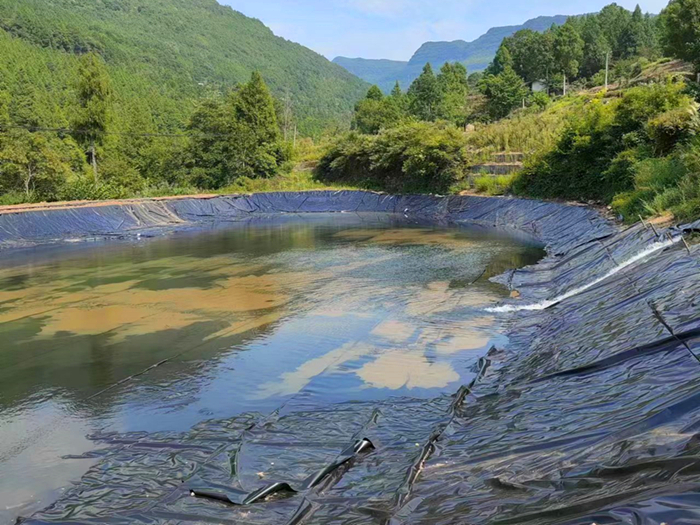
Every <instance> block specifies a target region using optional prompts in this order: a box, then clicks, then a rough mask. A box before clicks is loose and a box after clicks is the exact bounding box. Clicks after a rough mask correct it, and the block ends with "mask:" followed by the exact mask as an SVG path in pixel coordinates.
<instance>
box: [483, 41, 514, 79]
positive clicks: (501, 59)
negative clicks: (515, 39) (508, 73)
mask: <svg viewBox="0 0 700 525" xmlns="http://www.w3.org/2000/svg"><path fill="white" fill-rule="evenodd" d="M513 65H514V64H513V56H512V55H511V53H510V50H509V49H508V40H507V39H506V40H504V41H503V42H502V43H501V47H499V48H498V51H496V56H495V57H494V59H493V61H492V62H491V64H489V67H487V68H486V71H484V74H485V75H500V74H501V73H503V71H505V69H506V68H507V67H510V68H512V67H513Z"/></svg>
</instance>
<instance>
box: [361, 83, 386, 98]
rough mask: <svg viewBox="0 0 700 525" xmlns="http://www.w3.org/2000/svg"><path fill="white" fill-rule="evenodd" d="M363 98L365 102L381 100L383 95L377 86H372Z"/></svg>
mask: <svg viewBox="0 0 700 525" xmlns="http://www.w3.org/2000/svg"><path fill="white" fill-rule="evenodd" d="M365 98H366V99H367V100H382V99H384V93H382V90H381V89H379V86H377V85H374V86H372V87H371V88H369V91H368V92H367V96H366V97H365Z"/></svg>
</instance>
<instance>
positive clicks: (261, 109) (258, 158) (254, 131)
mask: <svg viewBox="0 0 700 525" xmlns="http://www.w3.org/2000/svg"><path fill="white" fill-rule="evenodd" d="M230 102H231V104H232V106H233V114H234V123H233V126H234V130H233V137H232V138H233V141H234V143H233V144H231V149H232V150H233V151H234V152H235V154H234V156H233V159H234V161H235V163H236V166H235V168H234V169H235V170H236V173H235V174H234V176H247V177H270V176H272V175H274V174H275V173H276V172H277V168H278V164H279V162H280V161H281V160H282V144H281V136H280V130H279V126H278V124H277V112H276V110H275V102H274V99H273V98H272V95H271V94H270V90H269V89H268V87H267V84H266V83H265V81H264V80H263V78H262V75H261V74H260V73H258V72H257V71H255V72H253V74H252V75H251V77H250V81H249V82H248V83H247V84H244V85H243V86H242V87H241V88H240V89H239V90H238V92H237V93H235V94H234V95H233V96H232V97H231V100H230Z"/></svg>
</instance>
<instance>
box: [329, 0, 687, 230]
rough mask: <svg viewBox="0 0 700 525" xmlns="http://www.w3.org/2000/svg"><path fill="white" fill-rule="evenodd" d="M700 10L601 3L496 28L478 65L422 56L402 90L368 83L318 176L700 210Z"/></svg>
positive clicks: (623, 211) (632, 207)
mask: <svg viewBox="0 0 700 525" xmlns="http://www.w3.org/2000/svg"><path fill="white" fill-rule="evenodd" d="M698 13H700V0H671V2H670V3H669V5H668V7H667V8H666V9H664V11H663V12H662V13H661V15H660V16H654V15H649V14H644V13H643V12H642V10H641V9H640V8H639V7H637V8H636V9H635V10H634V11H628V10H626V9H624V8H622V7H620V6H618V5H616V4H611V5H608V6H607V7H605V8H604V9H602V10H601V11H600V12H599V13H596V14H592V15H585V16H579V17H571V18H569V19H568V20H567V21H566V22H565V23H564V24H563V25H561V26H556V27H552V28H550V29H548V30H546V31H544V32H538V31H533V30H529V29H523V30H520V31H517V32H516V33H515V34H513V35H512V36H508V37H506V38H504V39H503V41H502V42H501V44H500V47H499V48H498V51H497V53H496V56H495V57H494V59H493V61H492V62H491V64H489V66H488V68H487V69H486V70H485V71H484V73H483V74H476V75H474V74H472V75H469V76H467V70H466V68H465V67H464V66H463V65H462V64H460V63H459V62H457V63H447V64H445V65H444V66H443V67H442V68H440V71H439V72H438V73H437V74H436V72H435V71H434V70H433V68H432V67H431V65H430V64H428V65H426V66H425V67H424V68H423V71H422V72H421V74H420V76H419V77H418V78H417V79H416V80H415V81H414V82H413V83H412V84H411V86H410V88H409V89H408V92H406V93H404V92H403V91H402V90H400V89H398V88H395V89H394V90H393V91H392V93H391V95H390V96H384V95H383V94H382V92H381V91H380V89H379V88H378V87H373V88H371V89H370V90H369V91H368V93H367V95H366V97H365V99H364V100H363V101H361V102H360V103H359V104H358V105H357V107H356V110H355V119H354V128H355V129H354V131H352V132H350V133H349V134H347V135H345V136H343V137H339V138H338V139H337V140H336V142H335V143H334V144H332V145H331V147H329V148H328V150H327V152H326V154H325V155H324V156H323V158H322V159H321V162H320V163H319V168H318V177H319V178H320V179H322V180H325V181H333V182H352V183H354V184H357V185H360V186H364V187H370V188H374V189H387V190H389V191H393V192H403V191H409V192H414V191H419V192H439V193H452V192H460V191H463V190H466V191H476V192H485V193H491V194H501V193H515V194H518V195H526V196H530V197H538V198H556V199H567V200H579V201H589V202H590V201H595V202H598V203H602V204H606V205H610V206H611V207H612V209H614V210H616V211H617V212H618V213H619V214H620V216H621V217H622V218H624V219H625V220H627V221H636V220H638V219H639V217H640V216H654V215H659V214H669V213H671V214H673V215H675V217H676V219H678V220H686V219H694V218H697V217H700V137H699V132H700V115H699V113H698V108H699V107H700V105H699V102H700V84H698V82H697V81H696V79H697V76H696V74H697V73H700V58H699V57H700V54H698V50H700V22H699V20H700V18H698ZM674 59H675V60H674ZM496 159H505V160H496ZM508 159H511V160H508ZM512 159H515V160H512ZM523 160H524V165H523V164H521V161H523ZM489 162H491V164H489ZM498 163H500V164H498ZM508 163H511V164H508ZM504 164H508V165H507V166H506V167H507V168H509V169H508V170H507V171H500V172H499V171H498V168H503V167H504V166H503V165H504ZM486 167H489V168H493V170H486V169H484V170H483V171H482V169H483V168H486ZM511 168H512V169H511Z"/></svg>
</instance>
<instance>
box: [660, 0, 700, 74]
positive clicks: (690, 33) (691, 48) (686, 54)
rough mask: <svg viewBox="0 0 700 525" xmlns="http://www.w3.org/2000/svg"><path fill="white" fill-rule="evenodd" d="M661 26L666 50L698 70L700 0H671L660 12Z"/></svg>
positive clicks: (699, 63)
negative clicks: (690, 63)
mask: <svg viewBox="0 0 700 525" xmlns="http://www.w3.org/2000/svg"><path fill="white" fill-rule="evenodd" d="M661 26H662V28H663V29H662V41H663V44H664V48H665V50H666V52H667V53H669V54H670V55H671V56H674V57H677V58H681V59H683V60H687V61H689V62H692V63H693V64H695V67H696V68H697V70H698V71H700V0H671V2H670V3H669V4H668V7H666V9H664V10H663V11H662V12H661Z"/></svg>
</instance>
